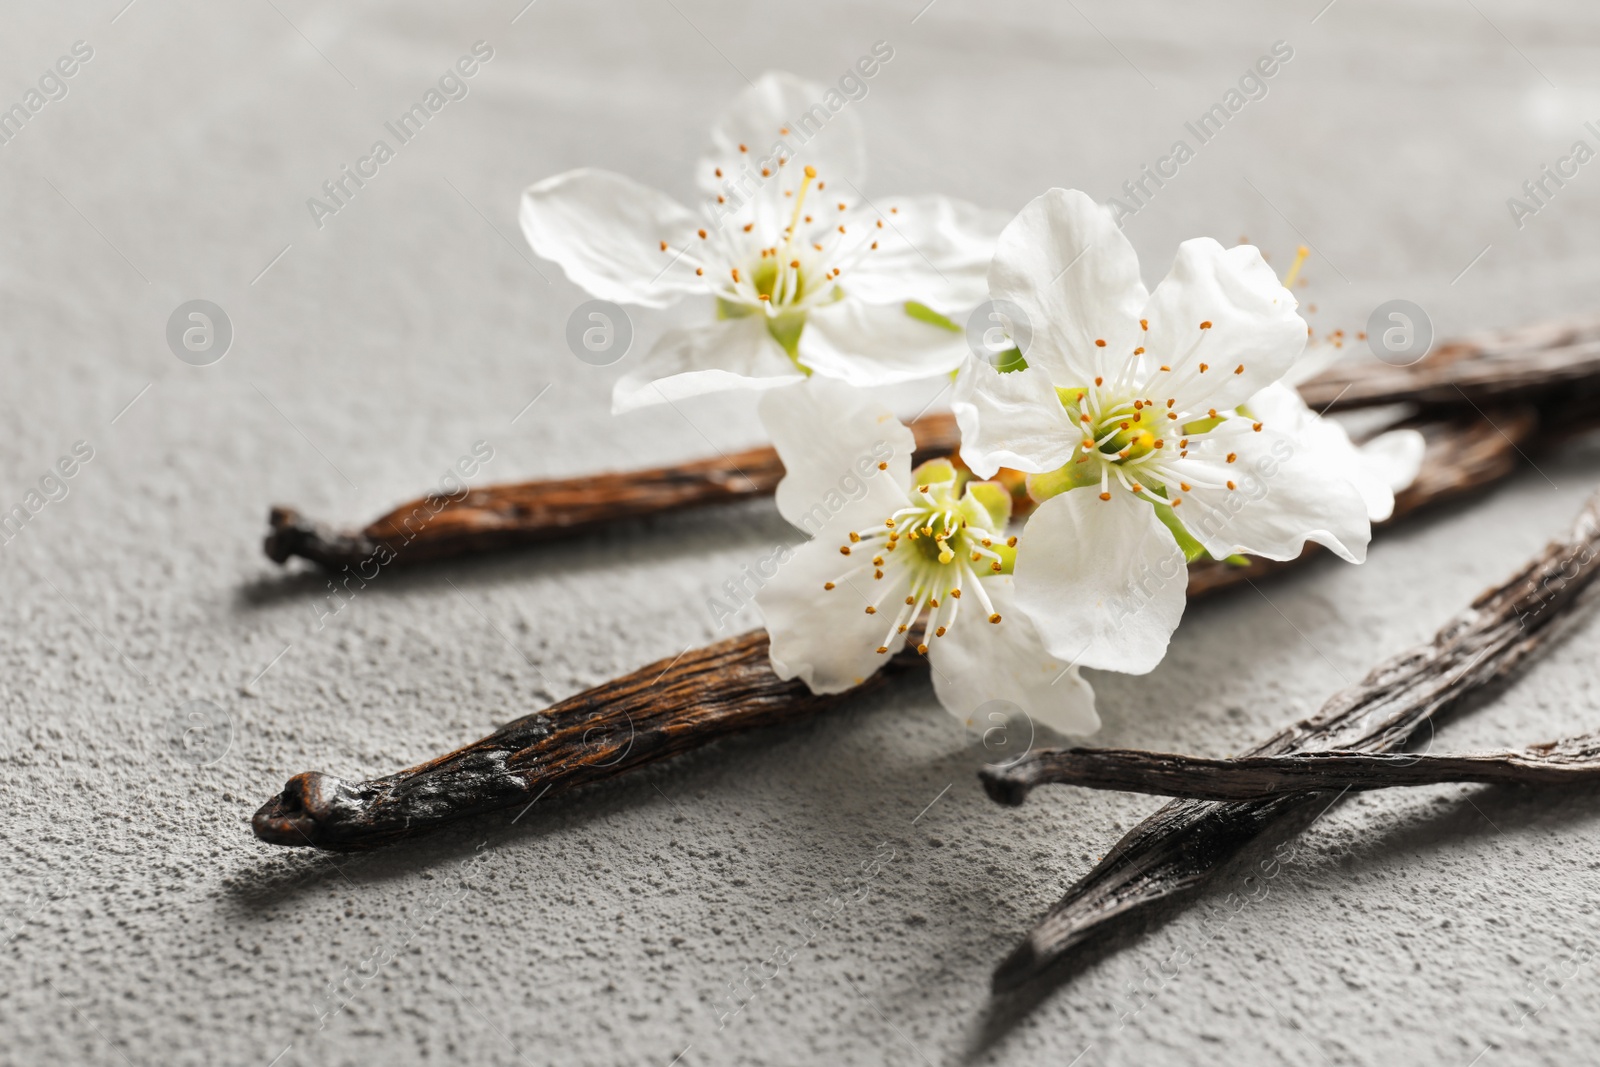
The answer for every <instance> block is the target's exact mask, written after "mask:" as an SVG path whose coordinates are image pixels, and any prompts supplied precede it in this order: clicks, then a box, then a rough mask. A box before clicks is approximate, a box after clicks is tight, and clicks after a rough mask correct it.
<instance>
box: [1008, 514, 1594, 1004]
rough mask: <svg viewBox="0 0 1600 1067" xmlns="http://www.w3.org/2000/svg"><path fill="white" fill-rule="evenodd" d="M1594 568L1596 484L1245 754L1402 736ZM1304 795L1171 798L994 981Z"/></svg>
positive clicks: (1021, 976)
mask: <svg viewBox="0 0 1600 1067" xmlns="http://www.w3.org/2000/svg"><path fill="white" fill-rule="evenodd" d="M1597 571H1600V494H1597V495H1596V496H1595V497H1592V498H1590V500H1589V502H1588V503H1587V505H1586V506H1585V507H1584V509H1583V511H1582V513H1581V514H1580V515H1579V517H1578V521H1577V523H1576V524H1575V525H1574V527H1573V529H1572V531H1571V533H1570V534H1569V535H1568V536H1567V537H1566V538H1564V539H1563V540H1560V541H1556V542H1553V543H1551V544H1550V545H1549V546H1548V547H1546V548H1545V549H1544V551H1543V552H1541V553H1539V554H1538V555H1537V556H1535V557H1534V558H1533V559H1532V560H1531V561H1529V562H1528V563H1527V564H1526V565H1525V566H1524V567H1523V568H1522V569H1520V570H1519V571H1517V573H1515V574H1514V575H1512V576H1511V577H1510V578H1509V579H1508V580H1507V581H1505V582H1503V583H1502V584H1500V585H1498V586H1495V587H1493V588H1491V589H1489V590H1487V591H1486V592H1484V593H1483V594H1481V595H1480V596H1479V597H1478V598H1477V599H1476V600H1474V601H1473V603H1472V606H1471V607H1470V608H1468V609H1467V610H1466V611H1465V612H1463V613H1462V614H1460V615H1458V616H1456V617H1455V618H1454V619H1452V620H1451V621H1450V622H1448V623H1447V624H1446V625H1445V626H1444V627H1443V628H1442V629H1440V630H1439V632H1438V633H1437V634H1436V635H1435V636H1434V638H1433V640H1432V641H1430V642H1428V643H1426V644H1423V645H1420V646H1418V647H1416V648H1413V649H1411V650H1410V651H1408V652H1405V653H1402V654H1401V655H1399V656H1396V657H1394V658H1393V659H1391V660H1389V661H1388V662H1386V663H1384V664H1382V665H1381V666H1379V667H1377V668H1376V669H1375V670H1373V671H1372V672H1371V673H1370V674H1368V675H1367V676H1366V677H1365V678H1364V679H1362V680H1361V681H1360V682H1359V683H1357V684H1356V685H1353V686H1350V687H1349V688H1347V689H1345V690H1343V691H1342V692H1340V693H1338V694H1336V695H1335V696H1334V697H1333V698H1332V699H1330V700H1329V701H1328V702H1327V703H1326V704H1325V705H1324V706H1323V708H1322V710H1321V711H1320V712H1319V713H1318V714H1317V715H1316V716H1315V717H1313V718H1311V719H1307V720H1304V721H1302V722H1298V723H1295V724H1294V725H1292V726H1289V727H1286V728H1284V729H1282V730H1280V731H1278V733H1276V734H1275V735H1273V736H1272V737H1271V738H1269V739H1268V740H1266V741H1265V742H1263V743H1261V744H1260V745H1257V746H1255V747H1254V748H1252V749H1250V750H1248V751H1247V752H1245V753H1244V756H1246V757H1255V756H1285V755H1292V754H1296V753H1302V752H1320V751H1328V750H1333V749H1344V750H1348V751H1356V752H1369V753H1377V752H1387V751H1392V750H1394V749H1396V748H1398V747H1400V746H1401V745H1403V744H1404V743H1405V741H1406V740H1407V738H1409V737H1410V736H1411V734H1412V732H1413V731H1415V730H1416V728H1417V727H1418V726H1420V725H1421V724H1423V723H1424V722H1429V721H1430V720H1432V719H1434V718H1435V717H1436V716H1438V715H1439V714H1440V713H1441V712H1444V711H1446V710H1447V709H1449V708H1451V707H1452V706H1453V705H1455V704H1456V703H1457V702H1458V701H1459V700H1460V698H1462V697H1464V696H1465V695H1467V694H1468V693H1471V692H1473V691H1474V690H1478V689H1481V688H1482V687H1483V686H1485V685H1488V684H1489V683H1491V682H1494V681H1496V680H1498V679H1501V678H1504V677H1505V676H1507V675H1509V674H1510V673H1512V672H1513V671H1515V670H1516V669H1517V668H1518V667H1520V666H1522V664H1523V663H1524V662H1525V661H1526V660H1527V659H1528V657H1529V656H1530V655H1532V654H1533V653H1534V652H1536V651H1537V650H1539V649H1540V648H1542V647H1543V646H1544V645H1545V644H1546V643H1547V641H1548V640H1549V639H1550V638H1551V637H1552V636H1553V635H1554V634H1555V633H1557V632H1558V631H1559V630H1560V629H1562V628H1561V627H1560V626H1558V625H1557V624H1558V623H1559V622H1561V621H1564V620H1566V619H1568V618H1570V617H1571V614H1572V611H1571V609H1572V608H1573V607H1574V606H1575V605H1577V604H1578V603H1579V602H1580V596H1579V594H1580V593H1582V592H1583V591H1584V590H1585V589H1586V588H1587V587H1588V586H1589V584H1590V582H1591V581H1592V579H1593V578H1594V577H1595V574H1596V573H1597ZM1410 758H1415V757H1410ZM1308 803H1318V804H1327V803H1329V801H1328V799H1327V797H1326V795H1325V794H1321V793H1317V792H1312V791H1304V790H1296V791H1291V792H1286V793H1276V794H1274V795H1272V796H1271V797H1270V798H1269V799H1264V800H1244V801H1206V800H1176V801H1172V802H1170V803H1168V804H1167V805H1165V806H1164V807H1162V808H1161V809H1160V810H1159V811H1157V812H1156V813H1155V814H1154V815H1152V816H1150V817H1149V818H1147V819H1145V820H1144V821H1143V822H1141V823H1140V824H1139V825H1138V826H1135V827H1134V828H1133V829H1132V830H1130V831H1129V832H1128V833H1127V834H1125V835H1124V836H1123V838H1122V839H1121V840H1120V841H1118V842H1117V843H1116V845H1114V846H1113V847H1112V848H1111V850H1110V852H1109V853H1108V854H1107V855H1106V857H1105V858H1104V859H1102V860H1101V861H1100V862H1099V863H1098V864H1096V865H1095V867H1094V869H1093V870H1091V871H1090V872H1089V873H1088V874H1086V875H1085V876H1084V877H1083V878H1081V879H1079V880H1078V881H1077V882H1076V883H1075V884H1074V885H1073V886H1072V887H1071V888H1070V889H1069V890H1068V891H1067V894H1066V896H1064V897H1063V898H1062V899H1061V900H1060V901H1059V902H1058V903H1057V904H1056V905H1055V906H1054V907H1053V908H1051V909H1050V911H1049V913H1048V914H1046V915H1045V917H1044V918H1043V919H1042V920H1040V922H1039V923H1038V925H1036V926H1035V927H1034V928H1033V930H1032V931H1031V932H1030V933H1029V934H1028V936H1027V938H1026V940H1024V941H1023V943H1022V944H1021V945H1019V946H1018V947H1017V949H1016V950H1015V951H1013V952H1012V953H1011V955H1010V956H1008V957H1007V958H1006V960H1005V961H1004V962H1002V963H1001V964H1000V966H999V968H998V969H997V970H996V971H995V974H994V986H995V989H996V990H997V991H999V990H1005V989H1010V988H1013V987H1015V986H1017V985H1020V984H1022V983H1024V982H1026V981H1027V980H1028V979H1030V978H1033V977H1035V976H1037V975H1039V974H1041V973H1043V972H1044V971H1045V970H1046V969H1048V968H1049V967H1050V966H1051V965H1052V964H1054V963H1056V962H1057V961H1059V960H1061V959H1063V958H1064V957H1065V956H1066V955H1067V954H1068V953H1069V952H1071V950H1072V949H1073V948H1074V947H1075V946H1078V945H1080V944H1082V943H1083V942H1085V941H1086V940H1088V939H1089V938H1090V937H1091V936H1092V935H1094V934H1096V933H1098V932H1101V931H1103V930H1104V929H1106V928H1107V927H1108V926H1109V925H1110V924H1111V923H1113V922H1115V921H1117V920H1120V919H1123V918H1125V917H1127V916H1129V915H1130V913H1135V912H1138V911H1141V910H1142V909H1144V908H1147V907H1149V906H1150V905H1152V904H1154V903H1156V902H1157V901H1160V900H1163V899H1166V898H1169V897H1172V896H1173V895H1175V894H1178V893H1181V892H1183V891H1185V890H1189V889H1191V888H1193V887H1195V886H1197V885H1199V884H1200V883H1202V882H1204V881H1205V880H1206V879H1207V878H1208V877H1210V875H1211V874H1212V873H1214V872H1215V871H1216V870H1217V869H1218V868H1219V867H1220V866H1221V865H1222V864H1223V863H1224V862H1225V861H1227V860H1228V859H1229V858H1230V857H1232V856H1233V855H1235V854H1236V853H1238V852H1239V851H1240V850H1241V849H1243V848H1244V847H1245V846H1246V845H1248V844H1249V843H1250V842H1251V841H1254V840H1255V839H1256V838H1257V837H1259V836H1260V835H1261V834H1262V833H1264V832H1265V831H1266V830H1267V829H1268V828H1269V827H1271V826H1273V825H1274V824H1276V823H1278V822H1279V821H1280V820H1281V819H1282V818H1283V817H1284V816H1285V815H1287V814H1289V813H1291V812H1294V811H1296V810H1297V809H1300V808H1301V807H1302V806H1304V805H1306V804H1308Z"/></svg>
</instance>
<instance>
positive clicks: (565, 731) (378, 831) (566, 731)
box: [252, 631, 923, 851]
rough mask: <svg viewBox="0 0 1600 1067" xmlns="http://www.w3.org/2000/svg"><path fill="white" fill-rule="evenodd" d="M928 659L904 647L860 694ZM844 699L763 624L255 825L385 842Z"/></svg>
mask: <svg viewBox="0 0 1600 1067" xmlns="http://www.w3.org/2000/svg"><path fill="white" fill-rule="evenodd" d="M922 662H923V660H922V657H920V656H918V655H917V654H916V653H915V652H912V651H906V652H902V653H900V654H899V655H897V656H895V657H894V658H893V659H891V660H890V661H889V662H888V663H887V664H886V665H885V666H884V667H883V668H882V669H880V670H879V671H878V673H877V674H875V675H873V676H872V677H871V678H869V679H867V681H866V682H864V683H863V684H862V685H860V686H857V687H856V688H855V689H853V690H851V693H852V694H854V693H857V692H864V691H867V690H870V689H873V688H876V687H877V686H880V685H882V684H883V683H884V681H885V680H886V679H887V678H889V677H891V676H893V675H895V674H899V673H902V672H904V671H905V670H907V669H915V668H917V667H919V666H920V665H921V664H922ZM843 696H844V694H838V695H834V696H818V695H816V694H814V693H812V692H811V691H810V690H809V689H807V688H806V686H805V683H803V682H800V681H787V682H786V681H783V680H781V679H780V678H779V677H778V676H777V675H776V674H774V673H773V672H772V667H771V665H770V664H769V663H768V661H767V635H766V633H765V632H764V631H755V632H753V633H747V634H743V635H741V636H738V637H731V638H728V639H727V640H726V641H719V642H717V643H716V644H714V645H710V646H708V647H706V648H698V649H694V650H693V651H690V652H685V653H684V654H683V655H681V656H679V657H678V658H676V659H674V660H662V661H659V662H657V663H651V664H649V665H647V666H644V667H641V668H639V669H638V670H636V671H634V672H632V673H631V674H627V675H624V676H622V677H621V678H617V679H615V680H613V681H609V682H606V683H605V684H603V685H599V686H596V687H595V688H593V689H589V690H586V691H585V692H582V693H579V694H577V695H576V696H572V697H568V698H567V699H566V700H563V701H561V702H560V703H558V704H554V705H552V706H551V707H549V708H547V709H545V710H544V711H541V712H535V713H534V714H532V715H526V716H524V717H522V718H520V719H518V720H516V721H515V722H512V723H509V724H507V725H506V726H504V727H502V728H500V729H499V730H496V731H495V732H494V733H492V734H490V735H489V736H488V737H485V738H483V739H482V740H479V741H475V742H473V743H472V744H470V745H467V746H465V747H463V748H459V749H457V750H456V751H454V752H451V753H449V754H447V755H443V756H440V757H438V758H437V759H432V760H429V761H428V762H426V763H422V764H419V765H418V766H415V767H411V768H408V769H406V770H403V771H397V772H396V773H394V774H390V775H385V776H384V777H382V778H375V779H373V780H371V781H366V782H347V781H345V780H344V779H341V778H335V777H333V776H332V775H328V774H322V773H319V772H317V771H310V772H307V773H305V774H297V775H295V776H294V777H293V778H291V779H289V781H288V783H287V784H286V785H285V786H284V787H283V792H281V793H279V794H278V795H277V796H275V797H273V798H272V799H271V800H269V801H267V802H266V803H265V804H263V805H262V806H261V809H260V810H259V811H257V812H256V814H255V818H254V819H253V820H252V827H253V828H254V830H255V835H256V836H257V837H258V838H260V839H261V840H263V841H267V842H270V843H272V844H275V845H290V846H295V845H299V846H311V847H314V848H321V849H330V850H334V851H355V850H360V849H368V848H375V847H377V846H379V845H384V844H388V843H390V842H392V841H396V840H398V839H400V838H404V837H410V836H413V835H416V834H419V833H424V832H426V831H428V830H432V829H435V828H437V827H439V826H441V825H443V824H445V823H448V822H453V821H455V820H457V819H462V818H466V817H468V816H471V815H478V814H482V813H484V812H488V811H495V810H498V809H501V808H508V807H513V806H517V805H525V804H531V803H533V802H534V801H535V800H538V799H540V798H542V797H545V796H555V795H557V794H560V793H562V792H565V791H566V790H568V789H571V788H573V787H574V786H579V785H583V784H585V783H588V782H596V781H600V780H602V779H605V778H614V777H616V776H617V775H619V774H625V773H627V772H628V771H630V770H633V769H634V768H635V767H639V766H642V765H644V764H647V763H652V762H655V761H657V760H662V759H667V758H669V757H671V756H675V755H678V754H679V753H682V752H687V751H689V750H690V749H694V748H698V747H700V746H702V745H705V744H707V743H709V742H711V741H715V740H716V739H718V738H721V737H726V736H727V735H729V734H732V733H737V732H739V731H742V730H749V729H753V728H755V727H758V726H773V725H777V724H779V723H784V722H793V721H797V720H800V719H805V718H809V717H811V716H813V715H815V714H817V713H818V712H820V711H823V710H825V709H827V708H829V707H831V706H833V705H835V704H837V703H838V702H839V701H840V700H841V699H842V698H843Z"/></svg>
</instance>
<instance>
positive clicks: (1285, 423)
mask: <svg viewBox="0 0 1600 1067" xmlns="http://www.w3.org/2000/svg"><path fill="white" fill-rule="evenodd" d="M1245 406H1246V407H1247V408H1248V409H1249V411H1250V413H1251V414H1252V415H1254V416H1255V417H1256V418H1258V419H1260V420H1261V421H1262V423H1263V424H1264V425H1265V426H1267V427H1268V428H1270V429H1272V430H1275V431H1277V432H1278V433H1281V434H1286V435H1287V436H1288V437H1290V438H1292V439H1293V440H1295V441H1299V442H1303V443H1304V445H1305V447H1306V448H1308V449H1309V450H1310V451H1311V452H1312V454H1313V455H1315V456H1316V457H1317V459H1318V462H1319V463H1320V464H1321V465H1322V466H1323V467H1324V469H1327V470H1330V471H1335V472H1338V473H1339V474H1340V475H1342V476H1343V477H1344V479H1345V480H1346V481H1348V482H1349V483H1350V484H1351V485H1353V486H1355V489H1356V492H1358V493H1360V494H1361V499H1362V501H1363V502H1364V503H1365V505H1366V509H1367V518H1368V519H1370V520H1371V521H1373V522H1382V521H1383V520H1385V519H1387V518H1388V517H1389V516H1390V515H1392V514H1394V492H1395V491H1394V486H1393V485H1391V484H1390V483H1391V481H1392V480H1397V479H1398V480H1401V488H1404V487H1405V486H1406V485H1410V484H1411V479H1412V478H1415V477H1416V467H1417V466H1419V465H1420V464H1421V461H1422V454H1421V450H1420V444H1421V440H1422V436H1421V435H1420V434H1417V433H1416V431H1415V430H1397V431H1394V432H1395V433H1398V434H1400V435H1401V436H1400V437H1397V438H1395V439H1394V440H1393V441H1392V442H1386V443H1385V444H1383V445H1380V446H1379V451H1378V452H1374V453H1372V455H1371V456H1370V457H1369V456H1368V449H1369V448H1370V447H1371V446H1372V444H1375V443H1376V442H1370V443H1369V444H1368V446H1367V447H1364V448H1357V447H1356V445H1355V443H1354V442H1352V441H1351V440H1350V435H1349V434H1348V433H1347V432H1345V428H1344V427H1343V426H1341V425H1339V423H1338V422H1336V421H1334V420H1333V419H1328V418H1323V417H1321V416H1319V415H1317V413H1316V412H1314V411H1312V410H1311V409H1310V408H1309V407H1307V406H1306V402H1305V401H1304V400H1302V399H1301V397H1300V394H1299V393H1298V392H1296V391H1295V390H1293V389H1291V388H1289V387H1288V386H1287V385H1284V384H1283V383H1281V382H1280V383H1278V384H1276V385H1269V386H1268V387H1267V388H1265V389H1263V390H1261V391H1260V392H1259V393H1257V394H1255V395H1254V396H1252V397H1251V398H1250V400H1249V402H1248V403H1247V404H1246V405H1245ZM1408 435H1414V436H1415V440H1413V439H1412V437H1411V436H1408ZM1391 447H1392V448H1393V450H1394V451H1393V454H1392V455H1390V454H1388V452H1387V450H1388V449H1390V448H1391ZM1413 448H1416V451H1415V453H1413V451H1412V449H1413Z"/></svg>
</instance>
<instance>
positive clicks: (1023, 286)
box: [989, 189, 1146, 385]
mask: <svg viewBox="0 0 1600 1067" xmlns="http://www.w3.org/2000/svg"><path fill="white" fill-rule="evenodd" d="M989 295H990V296H991V297H993V298H994V299H996V300H1002V299H1003V300H1009V301H1011V302H1012V303H1014V304H1016V305H1017V306H1018V307H1020V308H1021V309H1022V311H1023V313H1024V314H1026V315H1027V317H1028V320H1029V325H1030V327H1031V328H1032V330H1033V342H1032V344H1031V345H1030V347H1029V349H1028V351H1027V352H1026V353H1024V355H1025V356H1026V357H1027V360H1028V363H1029V365H1030V366H1037V367H1041V368H1043V369H1045V370H1047V371H1048V372H1049V373H1050V375H1051V377H1052V378H1053V379H1054V380H1055V382H1056V384H1057V385H1084V384H1086V383H1087V382H1088V381H1089V379H1091V378H1093V377H1094V374H1095V366H1096V364H1095V359H1096V355H1095V353H1096V346H1095V341H1096V340H1103V341H1105V342H1106V351H1108V352H1110V353H1113V354H1116V355H1118V356H1121V355H1124V354H1126V353H1128V352H1131V351H1132V350H1133V346H1134V345H1136V344H1138V343H1139V342H1138V341H1136V340H1133V338H1134V336H1135V335H1136V334H1137V333H1138V332H1139V324H1138V318H1139V312H1140V310H1141V309H1142V308H1143V307H1144V304H1145V300H1146V292H1145V287H1144V283H1143V282H1142V281H1140V280H1139V257H1138V256H1137V255H1136V254H1135V253H1134V251H1133V246H1132V245H1131V244H1129V243H1128V239H1127V238H1126V237H1124V236H1123V235H1122V231H1121V230H1119V229H1117V224H1116V223H1115V222H1113V221H1112V220H1111V212H1110V211H1109V210H1107V209H1106V208H1103V207H1101V206H1100V205H1098V204H1096V203H1095V202H1094V201H1093V200H1091V199H1090V198H1089V197H1088V196H1086V195H1085V194H1083V193H1080V192H1078V191H1077V190H1076V189H1051V190H1050V191H1049V192H1047V193H1045V194H1044V195H1043V196H1040V197H1038V198H1036V199H1034V200H1033V201H1031V202H1030V203H1029V204H1028V205H1027V206H1026V207H1024V208H1023V209H1022V212H1021V213H1020V214H1019V215H1018V216H1017V217H1016V218H1015V219H1012V220H1011V223H1010V224H1009V225H1007V226H1006V228H1005V230H1004V231H1002V232H1001V234H1000V240H999V243H998V245H997V247H996V249H995V255H994V263H993V264H992V265H991V266H990V268H989Z"/></svg>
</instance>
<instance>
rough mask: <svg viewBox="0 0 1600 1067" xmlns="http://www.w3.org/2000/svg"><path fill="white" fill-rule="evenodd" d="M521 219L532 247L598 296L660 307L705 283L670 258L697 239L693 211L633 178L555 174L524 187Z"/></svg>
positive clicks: (596, 173) (588, 173)
mask: <svg viewBox="0 0 1600 1067" xmlns="http://www.w3.org/2000/svg"><path fill="white" fill-rule="evenodd" d="M518 218H519V220H520V221H521V223H522V233H523V236H525V237H526V238H527V239H528V244H529V246H530V247H532V248H533V250H534V251H535V252H537V253H538V254H539V255H541V256H543V257H544V258H545V259H549V260H553V261H555V262H556V263H558V264H560V265H561V269H562V270H563V271H565V272H566V275H567V277H568V278H570V279H571V280H572V282H573V284H574V285H578V286H581V287H582V288H583V289H584V290H585V291H587V292H588V293H590V294H591V295H593V296H597V297H599V298H600V299H601V300H616V301H619V302H621V303H624V304H642V305H644V306H645V307H654V308H661V307H667V306H668V305H669V304H672V303H673V302H674V301H676V300H677V299H678V298H680V297H681V296H683V295H684V294H685V293H692V292H703V291H705V289H706V286H705V283H704V282H703V281H702V280H701V279H699V278H696V277H695V273H694V267H693V266H692V265H690V264H685V263H684V262H682V261H681V260H680V261H677V262H674V257H675V255H676V254H677V252H678V250H681V249H682V248H684V247H685V246H686V245H687V244H688V242H690V241H691V240H698V238H696V236H695V230H696V227H697V226H699V225H700V223H699V222H697V221H696V217H695V216H694V215H693V214H692V213H691V212H690V211H689V209H688V208H686V207H684V206H683V205H682V204H679V203H678V202H677V201H675V200H673V199H672V198H671V197H669V196H667V195H666V194H665V193H659V192H657V191H656V190H654V189H651V188H649V187H648V186H644V185H640V184H639V183H638V182H636V181H633V180H632V179H631V178H624V177H623V176H622V175H620V174H613V173H611V172H610V171H604V170H587V169H585V170H573V171H568V172H567V173H565V174H557V175H555V176H554V177H552V178H546V179H545V180H544V181H541V182H536V183H535V184H533V185H530V186H529V187H528V188H527V190H526V191H525V192H524V193H523V194H522V207H521V211H520V212H519V214H518ZM662 241H666V242H667V243H668V245H669V250H668V251H665V252H664V251H662V250H661V242H662Z"/></svg>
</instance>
